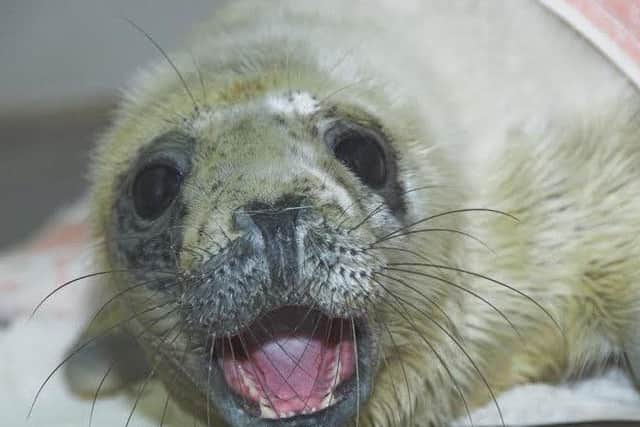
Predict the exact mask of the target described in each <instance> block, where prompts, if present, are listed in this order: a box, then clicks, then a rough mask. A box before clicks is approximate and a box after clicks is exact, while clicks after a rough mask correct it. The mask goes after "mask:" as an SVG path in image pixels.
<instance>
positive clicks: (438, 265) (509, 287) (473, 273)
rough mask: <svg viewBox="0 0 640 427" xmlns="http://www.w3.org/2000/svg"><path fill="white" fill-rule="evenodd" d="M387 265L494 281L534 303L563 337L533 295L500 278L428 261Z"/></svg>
mask: <svg viewBox="0 0 640 427" xmlns="http://www.w3.org/2000/svg"><path fill="white" fill-rule="evenodd" d="M388 265H390V266H394V265H397V266H408V267H411V266H413V267H428V268H436V269H438V268H440V269H443V270H450V271H456V272H458V273H462V274H467V275H469V276H473V277H478V278H480V279H484V280H486V281H488V282H491V283H495V284H496V285H500V286H502V287H504V288H506V289H509V290H510V291H512V292H515V293H516V294H518V295H520V296H522V297H524V298H526V299H527V300H528V301H529V302H531V303H532V304H534V305H535V306H536V307H538V308H539V309H540V311H542V312H543V313H544V314H545V315H546V316H547V317H548V318H549V320H551V321H552V322H553V324H554V325H555V327H556V328H557V329H558V331H559V332H560V334H561V335H562V337H563V338H564V337H565V334H564V331H563V330H562V327H561V326H560V324H559V323H558V322H557V321H556V319H555V318H554V317H553V316H552V315H551V313H550V312H549V311H548V310H547V309H546V308H544V307H543V306H542V304H540V303H539V302H538V301H536V300H535V299H534V298H533V297H531V296H530V295H528V294H526V293H525V292H523V291H521V290H520V289H517V288H515V287H513V286H511V285H509V284H507V283H504V282H501V281H500V280H496V279H494V278H491V277H489V276H486V275H484V274H480V273H475V272H473V271H469V270H465V269H463V268H459V267H451V266H448V265H440V264H428V263H389V264H388Z"/></svg>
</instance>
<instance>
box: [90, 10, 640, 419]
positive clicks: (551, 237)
mask: <svg viewBox="0 0 640 427" xmlns="http://www.w3.org/2000/svg"><path fill="white" fill-rule="evenodd" d="M389 3H391V2H389ZM422 3H423V2H418V1H416V2H406V3H403V6H395V5H391V4H387V2H384V1H382V2H380V4H379V5H378V7H376V8H374V7H370V2H349V4H348V5H345V4H344V2H340V3H339V5H338V3H336V5H334V6H335V7H330V6H324V9H323V10H316V6H311V3H304V4H303V5H300V4H299V2H295V4H297V6H295V7H294V6H292V5H293V2H292V5H287V3H286V2H281V3H280V4H278V5H277V6H275V5H273V4H271V3H268V4H266V3H264V2H244V3H240V4H235V5H234V4H231V2H230V4H228V5H225V6H221V7H220V8H219V9H218V10H217V12H216V17H215V19H214V20H213V21H212V22H210V23H209V24H207V25H206V29H205V30H204V31H203V32H201V33H200V34H199V35H198V37H197V38H196V40H195V42H194V43H193V45H192V46H191V47H190V49H189V50H188V51H185V52H178V53H176V54H172V55H171V59H172V60H173V61H175V63H176V65H177V68H178V69H179V71H180V73H182V75H183V76H184V79H185V81H186V85H187V87H188V90H185V86H184V85H183V83H182V82H181V81H180V79H178V78H177V77H176V73H175V70H174V69H173V68H172V67H171V66H170V65H169V64H167V63H166V62H160V63H158V64H157V65H156V66H155V67H153V68H152V69H150V70H148V71H146V72H143V73H141V74H140V76H139V77H138V79H137V81H136V82H135V83H134V84H133V85H132V88H131V90H130V91H129V92H128V94H127V98H126V100H125V101H124V102H123V105H122V107H121V108H120V110H119V113H118V115H117V118H116V120H115V123H114V126H113V127H112V128H111V130H110V131H109V132H108V133H107V134H106V135H105V136H104V138H103V141H102V143H101V144H100V146H99V148H98V150H97V152H96V155H95V170H94V188H93V200H92V212H93V226H94V231H95V234H96V237H98V238H100V239H105V240H106V242H107V244H106V246H105V247H106V248H107V250H106V251H104V252H100V253H99V254H98V256H99V263H100V265H101V266H103V267H104V268H105V269H111V268H114V269H118V268H119V267H120V266H121V265H122V264H123V263H122V262H121V260H120V259H118V255H117V254H122V246H118V243H117V241H118V240H119V239H122V238H125V237H126V236H123V235H120V234H118V233H117V232H116V231H114V220H113V217H114V205H115V204H116V201H117V200H118V198H119V197H120V195H119V194H120V191H121V187H120V186H119V185H118V182H119V181H118V180H120V179H126V178H125V177H126V175H127V173H128V171H129V170H130V168H131V167H132V165H133V163H134V162H135V161H136V160H135V159H138V158H139V157H140V154H139V153H140V152H141V150H144V147H146V146H148V144H149V142H150V141H154V140H155V139H156V138H158V137H160V136H162V135H165V134H167V133H168V132H176V131H177V132H179V133H180V134H181V135H186V136H187V137H188V138H193V140H194V141H198V142H197V143H194V148H193V150H194V151H193V153H192V157H191V158H192V162H193V171H194V174H193V175H192V176H191V177H190V180H189V182H188V183H189V186H188V187H187V188H186V190H185V193H184V196H183V199H182V203H183V204H184V206H185V207H186V210H187V213H186V215H185V217H184V218H185V219H184V223H183V224H181V225H180V227H181V228H176V229H174V230H173V232H174V233H175V235H174V237H175V236H177V237H179V241H180V243H179V244H178V245H177V247H178V248H179V250H178V253H179V264H178V265H176V266H175V267H176V269H175V270H174V273H175V272H176V271H181V272H184V271H191V272H193V271H198V268H201V266H202V265H203V263H204V261H203V260H204V259H206V258H207V255H206V252H207V251H216V245H223V246H224V245H225V243H224V242H225V241H227V240H228V239H234V238H235V237H236V236H235V235H234V232H233V227H232V225H231V223H230V212H231V211H232V210H233V209H234V208H235V207H237V206H240V205H242V204H243V203H245V202H246V201H250V200H253V199H256V198H259V199H260V200H264V201H275V200H277V199H278V198H279V197H280V196H282V195H283V194H289V193H291V192H294V193H295V192H300V190H301V187H303V186H306V187H308V188H310V189H311V191H312V193H313V194H314V197H313V201H314V206H315V207H316V208H317V209H318V210H319V212H321V214H322V216H323V217H325V218H330V219H331V222H332V224H340V228H342V229H343V230H348V229H349V228H350V227H356V233H355V236H356V237H355V239H354V241H353V242H354V243H353V244H354V245H355V246H357V247H358V249H366V251H367V256H368V257H371V259H372V260H374V261H373V263H374V264H378V265H379V267H375V268H374V269H373V270H372V271H375V272H376V273H375V274H374V273H373V272H372V273H371V277H370V279H371V280H370V281H369V282H368V283H367V286H369V287H371V290H369V291H368V294H369V295H370V296H371V299H372V300H373V301H363V302H362V304H360V305H359V306H358V307H357V308H358V310H367V311H368V312H369V313H370V315H371V316H372V317H373V318H375V319H376V320H377V322H378V323H377V325H378V327H379V330H378V332H377V335H376V338H377V341H378V342H377V345H378V346H379V355H378V357H377V359H376V360H377V363H376V366H375V369H376V370H377V374H376V376H375V381H374V389H373V392H372V394H371V397H370V398H369V400H368V401H367V402H363V404H362V407H361V408H360V410H359V418H358V420H357V422H358V424H359V425H360V426H363V427H364V426H371V427H374V426H375V427H394V426H395V427H397V426H409V425H416V426H418V425H419V426H424V425H427V424H430V425H442V424H443V423H445V422H447V421H449V420H451V419H453V418H455V417H459V416H464V415H465V413H466V411H467V410H468V409H472V408H474V407H477V406H479V405H482V404H485V403H486V402H489V401H491V400H492V399H493V398H494V397H495V395H497V394H498V393H499V392H501V391H503V390H505V389H507V388H509V387H512V386H514V385H517V384H523V383H528V382H533V381H560V380H563V379H567V378H569V377H572V376H579V375H581V374H582V373H583V372H584V371H585V370H588V369H592V368H594V367H598V366H601V365H603V364H605V363H609V362H610V361H611V360H614V361H615V360H622V358H623V354H624V352H625V350H626V345H627V343H628V342H630V341H634V340H635V339H636V338H635V335H634V334H635V333H634V332H633V331H634V330H635V329H636V327H637V324H636V319H637V311H638V307H640V300H639V295H638V292H639V290H640V288H639V287H638V286H637V284H636V283H635V281H636V280H637V274H638V273H637V272H638V271H640V247H639V245H638V237H637V234H636V230H638V229H640V216H639V215H638V210H639V207H640V205H639V204H638V202H637V200H638V198H637V195H638V194H640V182H639V180H638V172H637V171H638V165H639V164H640V144H639V143H638V136H639V134H640V126H638V124H637V117H636V112H637V109H638V106H639V102H638V95H637V93H636V91H635V89H634V88H632V87H631V85H630V84H629V83H628V82H627V81H626V80H625V79H624V78H622V77H621V76H620V75H619V74H618V72H617V71H616V70H614V69H613V68H612V66H611V65H609V64H608V63H607V61H606V60H604V59H603V58H601V57H600V56H599V55H598V54H597V53H596V52H595V51H594V50H593V48H592V47H590V46H588V45H587V44H586V43H585V42H584V41H582V40H581V39H579V37H578V36H576V35H574V34H573V33H572V32H571V31H569V30H568V29H567V28H565V26H564V25H563V24H561V23H560V22H558V21H556V18H554V17H552V16H550V15H548V14H547V12H545V11H544V10H542V9H541V8H539V6H537V5H535V4H531V3H525V2H513V3H506V2H504V3H499V5H500V6H499V7H498V6H496V4H498V3H497V2H474V3H473V4H471V3H469V2H458V1H456V2H450V1H447V2H444V1H443V2H440V1H432V2H426V5H422ZM514 3H516V5H514ZM567 56H569V57H570V58H571V60H570V61H569V60H567V59H566V58H567ZM289 91H302V92H304V93H309V94H312V95H313V96H315V98H316V101H317V102H318V105H319V107H318V111H317V112H316V113H314V114H315V115H316V116H314V117H317V115H322V114H327V115H336V114H337V115H341V116H348V117H353V118H355V120H357V121H358V122H361V123H364V124H368V125H371V124H373V123H374V122H375V125H377V126H381V127H382V128H383V129H384V132H385V134H387V135H388V136H389V137H390V139H391V141H392V144H393V146H394V147H395V148H396V150H397V152H398V161H399V177H400V180H401V184H402V187H403V189H404V191H405V193H404V194H403V200H404V203H405V204H406V212H404V213H402V214H397V213H394V212H392V210H391V209H389V207H388V206H385V201H384V200H383V199H382V198H380V197H376V196H375V195H372V194H371V192H368V191H367V190H366V189H364V188H361V187H359V186H358V183H357V181H354V180H353V179H351V178H350V177H349V175H348V172H347V171H345V170H344V169H341V167H340V165H339V164H336V162H335V161H334V160H333V159H331V158H330V156H327V155H326V154H325V153H324V152H323V151H322V150H321V149H312V148H309V147H310V145H305V146H304V148H297V145H296V141H298V140H300V139H303V140H305V141H310V140H312V139H313V130H312V126H311V125H310V123H311V122H312V120H311V119H309V118H302V119H299V118H296V117H293V118H292V117H291V116H290V115H287V114H283V115H282V117H281V118H279V119H278V120H271V116H268V115H267V116H265V115H264V112H265V108H266V107H265V103H264V100H265V99H267V98H268V97H269V96H272V95H274V94H275V95H278V96H279V95H281V94H287V93H289ZM363 112H365V113H363ZM221 141H223V142H221ZM215 145H218V146H220V147H221V148H220V149H219V150H213V149H212V147H214V146H215ZM225 147H227V148H225ZM283 147H284V148H283ZM249 150H250V151H251V152H252V153H254V154H251V155H249V154H248V151H249ZM252 156H253V157H252ZM229 158H230V159H231V160H227V159H229ZM234 159H245V160H246V159H249V160H250V159H255V161H252V162H251V163H242V164H243V165H244V166H245V169H244V170H243V169H238V168H237V165H234V164H233V161H234ZM247 161H248V160H247ZM300 165H303V167H302V168H301V167H300ZM314 174H315V175H314ZM356 200H357V201H358V202H357V203H353V202H354V201H356ZM325 204H329V205H331V208H330V209H329V208H327V209H328V210H326V211H322V209H323V208H322V206H324V205H325ZM465 209H472V210H470V211H465V212H462V211H459V210H465ZM481 209H492V210H495V211H494V212H491V211H482V210H481ZM376 210H377V211H376ZM496 211H500V212H503V213H500V212H496ZM440 214H442V215H441V216H439V215H440ZM506 214H508V215H506ZM212 218H215V219H212ZM514 218H515V219H514ZM363 219H366V221H365V223H364V225H360V224H361V222H362V220H363ZM425 219H426V220H425ZM343 220H344V221H343ZM421 220H424V222H422V223H419V224H417V222H418V221H421ZM414 223H416V224H415V225H412V224H414ZM418 230H422V231H418ZM447 230H448V231H447ZM452 230H453V231H452ZM390 233H395V234H393V235H391V234H390ZM462 233H465V234H462ZM467 234H468V235H467ZM385 236H386V237H392V236H394V237H393V238H389V239H387V240H384V238H385ZM470 236H473V237H470ZM380 239H382V240H383V241H380V242H378V243H376V244H374V245H373V246H372V247H369V246H370V245H371V244H372V243H374V242H376V241H378V240H380ZM487 246H488V247H487ZM198 250H200V254H198ZM114 253H115V255H114ZM173 277H174V279H173V286H174V287H175V288H176V289H178V288H179V286H186V285H184V281H182V282H181V281H180V280H178V279H176V277H177V276H175V275H174V276H173ZM133 278H135V276H132V277H131V276H130V277H122V276H115V277H110V278H108V279H106V280H105V285H106V286H108V287H111V288H112V289H114V290H115V291H118V290H119V291H121V292H122V289H125V288H126V287H127V286H131V285H132V284H133V283H135V281H133V282H132V280H133ZM137 280H140V278H139V277H138V279H137ZM192 283H193V282H192ZM351 289H353V287H351ZM151 292H152V291H150V290H149V289H147V288H145V287H140V288H137V289H134V290H131V291H130V292H127V295H128V297H127V301H126V302H125V303H123V304H122V307H124V310H123V311H124V313H136V312H139V311H140V310H141V308H142V307H144V306H145V305H144V303H143V302H147V301H149V299H150V298H151V301H152V302H153V303H157V304H161V303H164V302H166V301H163V300H162V299H161V298H160V297H158V296H157V294H151ZM176 295H182V296H184V295H189V293H188V291H185V290H182V291H180V292H178V293H177V294H176ZM166 303H167V304H168V306H163V307H162V308H160V309H159V310H160V312H161V313H163V312H164V313H168V312H169V308H168V307H174V306H175V305H176V301H168V302H166ZM348 306H349V304H346V303H345V307H348ZM345 310H348V308H345ZM211 315H212V316H213V315H214V314H211ZM127 317H128V316H127V315H124V314H123V315H120V318H127ZM158 318H159V317H158V316H157V313H156V312H153V316H152V315H151V313H145V314H144V315H141V319H144V322H147V324H145V323H144V322H143V321H141V320H140V319H138V318H136V319H133V320H131V321H130V322H128V323H130V324H131V326H130V327H129V329H130V330H131V331H132V333H133V334H134V335H138V336H140V337H142V338H140V340H141V341H142V342H143V345H144V346H145V347H146V348H147V351H148V352H149V354H150V355H152V354H154V350H153V349H155V348H156V346H155V345H154V344H153V343H154V342H156V343H158V342H159V343H160V344H159V345H160V348H162V346H165V347H166V351H165V352H164V353H166V356H167V357H168V358H173V360H174V362H175V361H178V360H179V361H180V362H183V361H184V360H185V358H186V360H188V358H189V353H190V352H192V351H195V350H193V345H194V344H193V343H191V342H189V339H188V337H187V335H188V334H185V333H181V332H184V330H185V325H184V324H182V323H180V322H179V321H178V318H177V317H176V316H175V315H172V314H169V315H167V317H166V318H163V319H162V320H161V321H160V322H158V323H153V319H158ZM149 322H151V323H149ZM163 333H167V335H168V336H170V337H171V339H173V341H170V338H168V337H167V336H164V335H163ZM153 337H155V338H153ZM169 342H170V343H171V344H168V343H169ZM196 346H197V344H196ZM161 353H162V352H161ZM171 354H173V355H171ZM180 354H182V355H183V356H180ZM150 359H151V361H152V362H153V363H155V361H156V358H155V357H151V356H150ZM153 363H152V365H153ZM174 365H175V363H174V364H172V363H167V362H166V359H163V358H160V359H158V362H157V365H155V366H156V367H155V368H153V369H152V373H153V374H155V376H158V377H160V378H161V379H164V380H165V381H166V382H167V383H169V384H172V386H171V387H169V390H170V392H171V394H172V396H173V398H174V399H175V400H176V401H178V402H181V404H182V406H183V407H184V408H185V409H186V411H187V412H193V413H197V414H199V416H200V417H202V414H204V413H206V414H207V417H209V418H210V420H213V421H215V420H216V419H217V418H216V414H215V410H213V409H212V408H210V407H208V408H205V407H204V406H202V404H201V403H200V404H199V405H200V406H198V404H195V406H194V404H193V402H194V398H193V396H192V395H190V394H189V393H190V392H189V387H188V386H186V385H181V383H180V374H179V372H178V371H177V370H176V367H175V366H174ZM182 392H184V394H182ZM154 399H155V397H154ZM156 402H157V405H158V408H157V412H162V407H163V404H164V399H163V397H157V400H156ZM218 421H219V420H218ZM353 424H354V425H355V424H356V421H355V420H354V421H353ZM215 425H217V424H215Z"/></svg>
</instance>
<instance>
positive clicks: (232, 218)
mask: <svg viewBox="0 0 640 427" xmlns="http://www.w3.org/2000/svg"><path fill="white" fill-rule="evenodd" d="M273 57H275V58H276V61H280V62H276V63H260V64H257V63H256V62H255V61H254V62H253V63H251V64H250V65H246V64H245V65H243V66H237V67H231V66H230V65H229V64H209V65H205V64H203V65H202V68H203V71H202V70H201V71H202V72H201V73H198V72H197V71H196V70H195V69H194V70H192V71H191V72H190V71H189V70H188V65H184V64H183V65H184V66H183V67H181V68H182V69H183V73H184V76H185V80H186V83H187V84H188V85H189V86H190V87H192V88H194V87H197V84H199V83H198V81H199V80H201V83H202V84H203V88H205V89H206V90H203V91H202V95H201V96H198V95H197V92H195V91H189V90H188V88H187V90H185V87H184V86H183V85H182V83H181V81H180V79H179V78H178V76H175V75H172V74H171V73H170V70H161V71H159V72H157V73H156V75H155V76H153V77H147V78H146V80H145V81H146V82H147V83H146V84H145V85H144V87H143V88H142V89H139V90H138V92H137V93H136V96H134V97H132V98H131V99H130V100H129V101H128V102H127V103H126V104H125V105H124V106H123V110H122V112H121V114H120V116H119V118H118V119H117V120H116V123H115V126H114V127H113V130H112V131H111V132H110V133H109V134H108V135H106V137H105V139H106V140H105V141H104V143H103V144H102V145H101V146H100V148H99V152H98V155H97V156H96V159H97V164H96V169H95V171H96V173H95V188H94V196H95V200H94V203H93V206H94V220H95V221H94V225H95V230H96V233H97V234H98V235H99V236H101V237H104V238H105V239H106V242H107V245H106V251H105V252H104V253H103V254H102V262H103V263H104V264H106V267H109V268H111V269H113V270H117V271H122V273H120V274H118V275H117V277H114V278H113V279H112V282H111V283H112V286H115V287H118V288H119V289H121V290H122V292H124V294H123V295H125V297H124V298H121V299H119V301H120V302H121V304H122V305H123V307H124V308H125V310H126V312H127V313H129V315H130V316H131V317H130V319H131V321H130V324H131V325H132V326H131V328H132V332H133V333H134V334H135V335H136V336H137V337H138V339H139V341H140V342H141V344H142V346H143V347H144V348H145V349H146V352H147V357H148V358H149V361H150V365H151V366H152V369H153V371H154V372H155V373H156V374H158V375H159V376H160V377H161V378H162V380H163V381H164V383H165V386H166V388H167V389H168V391H169V392H170V393H171V395H172V396H173V397H174V398H175V399H176V400H177V401H178V402H180V403H181V405H182V406H183V407H184V408H186V409H187V410H188V411H189V412H190V413H192V414H194V415H196V416H197V417H199V418H201V419H204V420H206V419H218V420H220V419H223V420H224V422H226V423H227V424H229V425H233V426H249V425H255V426H261V425H273V423H274V422H275V423H277V425H281V426H298V425H326V426H334V425H343V424H345V423H347V422H349V420H352V419H354V417H355V416H356V415H359V416H360V417H361V420H362V422H365V420H367V419H373V418H376V419H378V420H387V421H388V422H389V423H394V424H395V423H398V422H402V421H401V420H402V419H404V417H407V416H408V414H410V413H411V412H412V411H414V410H415V409H416V408H415V406H416V402H415V399H413V398H412V396H416V395H419V394H420V393H423V391H422V390H421V389H420V388H421V387H424V385H423V384H422V382H423V381H422V380H421V379H420V375H419V374H416V372H418V371H419V370H422V369H424V367H423V366H422V365H423V362H416V361H418V360H423V359H424V355H425V353H427V352H428V351H427V350H425V348H427V346H428V345H430V344H429V342H428V338H429V337H432V336H435V335H436V334H435V332H433V330H434V328H433V326H432V325H430V324H428V322H427V321H426V320H424V319H425V318H424V317H420V316H422V315H424V314H421V315H420V316H419V315H418V314H415V313H412V309H411V308H409V307H417V308H416V310H420V311H416V313H419V312H422V313H426V314H427V315H429V313H430V314H431V316H432V318H433V319H441V316H440V315H439V313H438V312H437V311H435V310H433V308H432V307H434V306H437V302H438V301H441V300H443V299H444V298H445V295H446V294H447V293H446V292H444V291H443V290H442V287H441V286H438V282H437V281H434V283H435V284H432V285H429V286H425V285H424V283H421V282H424V280H417V279H416V278H415V277H412V278H411V279H410V280H409V279H407V278H406V277H403V276H402V275H401V274H399V273H397V272H395V273H394V272H393V271H391V269H389V265H390V264H391V263H393V262H394V261H395V262H398V260H402V259H404V258H406V257H407V256H409V255H408V254H411V253H413V254H414V256H415V255H416V254H421V255H420V256H424V257H427V258H428V259H430V260H431V261H433V262H438V260H440V259H442V258H444V257H446V256H447V254H448V253H449V249H448V245H449V244H450V243H449V239H446V238H445V237H446V236H443V235H446V233H431V234H429V238H428V239H427V238H426V237H424V233H405V231H406V230H407V228H406V227H407V225H409V224H410V223H414V222H416V221H419V220H424V219H425V218H429V217H430V216H434V215H433V214H435V213H438V212H444V211H445V210H446V209H447V208H448V206H447V205H448V203H449V201H450V200H451V198H452V197H453V196H452V194H451V191H450V189H448V190H446V189H444V188H443V186H442V182H443V181H445V179H446V177H445V174H444V173H443V172H442V171H443V170H446V167H445V166H444V165H445V160H444V159H438V156H439V154H438V151H437V150H431V149H429V147H430V144H431V141H430V140H429V137H428V134H427V132H426V131H425V129H424V128H423V127H421V126H418V125H416V121H415V120H413V119H412V114H411V108H408V107H407V106H406V105H404V106H400V105H398V103H394V102H391V101H392V100H390V99H386V98H384V97H383V96H381V95H380V94H381V93H382V91H371V90H342V91H341V90H340V88H341V87H343V86H344V82H342V81H332V80H331V79H330V78H328V77H327V74H326V73H324V72H323V70H322V68H321V67H320V66H318V65H310V64H308V63H303V62H300V63H296V62H294V61H293V59H291V58H288V57H287V58H285V55H282V56H281V57H278V55H275V54H274V55H273V56H272V59H273ZM278 58H279V59H278ZM285 62H286V69H287V70H289V72H288V73H284V72H275V73H274V72H273V70H283V69H285V66H284V65H285ZM229 69H232V70H233V72H232V73H231V72H229V71H226V70H229ZM154 79H155V80H154ZM150 80H152V81H153V84H149V81H150ZM327 94H329V95H328V96H327ZM433 221H440V222H439V224H440V225H439V226H434V228H437V227H440V228H442V229H443V230H444V229H445V228H446V227H444V226H443V225H442V224H448V226H451V224H449V221H451V216H443V217H442V218H433ZM407 248H411V249H407ZM123 271H126V273H125V272H123ZM427 301H429V302H430V304H426V302H427ZM432 310H433V311H434V312H433V313H432ZM414 362H415V363H414ZM402 378H403V379H402ZM274 420H277V421H274Z"/></svg>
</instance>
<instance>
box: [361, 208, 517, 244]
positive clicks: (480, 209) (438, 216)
mask: <svg viewBox="0 0 640 427" xmlns="http://www.w3.org/2000/svg"><path fill="white" fill-rule="evenodd" d="M467 212H485V213H492V214H496V215H502V216H505V217H507V218H510V219H512V220H514V221H515V222H520V220H519V219H518V218H516V217H515V216H513V215H511V214H509V213H507V212H503V211H499V210H496V209H488V208H466V209H455V210H451V211H447V212H441V213H438V214H435V215H430V216H428V217H425V218H422V219H419V220H417V221H414V222H412V223H411V224H408V225H405V226H402V227H400V228H398V229H397V230H395V231H392V232H390V233H388V234H386V235H384V236H382V237H381V238H380V239H378V240H377V241H375V242H373V243H371V245H376V244H378V243H380V242H381V241H383V240H385V239H386V238H387V237H389V236H393V235H394V234H398V233H401V232H403V231H405V230H409V229H411V228H412V227H415V226H416V225H419V224H423V223H425V222H427V221H431V220H434V219H436V218H441V217H443V216H446V215H452V214H458V213H467Z"/></svg>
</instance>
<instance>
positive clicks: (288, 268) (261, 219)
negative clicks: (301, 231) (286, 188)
mask: <svg viewBox="0 0 640 427" xmlns="http://www.w3.org/2000/svg"><path fill="white" fill-rule="evenodd" d="M300 210H301V209H300V201H299V200H296V199H292V198H287V199H282V200H280V201H278V202H277V203H274V204H273V205H268V204H266V203H262V202H252V203H250V204H248V205H246V206H245V207H244V208H243V209H242V210H240V211H238V212H237V213H236V214H235V215H234V220H235V225H236V227H238V229H240V230H242V231H244V232H245V233H247V234H248V237H249V238H248V239H247V240H246V241H247V242H248V244H250V245H253V246H254V250H259V251H262V252H263V254H264V256H265V258H266V261H267V265H268V266H269V272H270V278H271V284H272V285H273V286H279V287H283V288H290V287H291V286H293V285H294V284H295V283H296V282H297V281H298V274H299V268H298V264H299V262H298V254H299V250H300V248H299V247H298V246H299V245H298V235H297V234H298V233H297V222H298V217H299V213H300Z"/></svg>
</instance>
